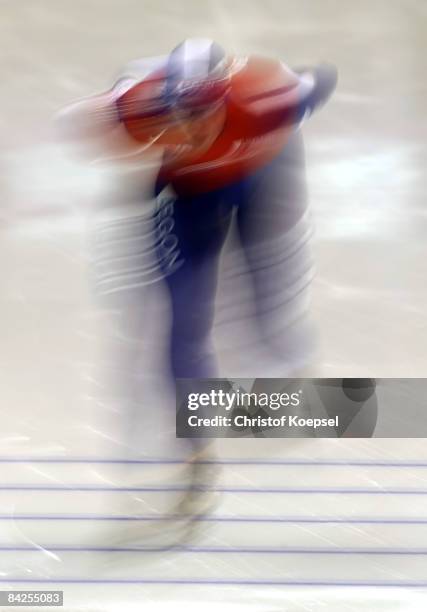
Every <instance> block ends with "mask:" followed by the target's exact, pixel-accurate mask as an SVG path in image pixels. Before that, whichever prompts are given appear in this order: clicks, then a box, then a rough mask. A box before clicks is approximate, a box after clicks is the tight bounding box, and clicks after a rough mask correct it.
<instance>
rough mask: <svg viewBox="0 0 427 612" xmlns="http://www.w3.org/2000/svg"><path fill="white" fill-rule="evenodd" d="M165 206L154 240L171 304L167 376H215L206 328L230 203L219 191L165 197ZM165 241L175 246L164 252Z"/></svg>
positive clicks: (210, 320) (210, 319) (209, 327)
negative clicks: (196, 195) (174, 197)
mask: <svg viewBox="0 0 427 612" xmlns="http://www.w3.org/2000/svg"><path fill="white" fill-rule="evenodd" d="M164 206H165V207H167V210H165V209H164V208H163V209H162V207H161V208H160V210H159V211H158V214H157V228H158V237H157V240H158V245H159V246H158V257H159V262H160V264H161V267H162V271H163V274H164V277H165V281H166V284H167V287H168V291H169V296H170V302H171V322H170V328H171V329H170V367H171V372H172V376H173V378H174V379H176V378H209V377H214V376H215V375H216V365H215V357H214V354H213V351H212V346H211V330H212V324H213V319H214V310H215V295H216V287H217V276H218V265H219V258H220V253H221V249H222V246H223V244H224V241H225V238H226V236H227V232H228V229H229V226H230V221H231V217H232V210H231V206H230V204H229V203H228V201H227V198H226V194H225V193H224V192H217V193H212V194H206V195H203V196H198V197H193V198H177V199H176V200H175V201H173V200H171V199H169V200H168V201H166V203H165V204H164ZM165 228H166V229H167V231H165ZM165 244H166V246H168V245H174V251H173V252H171V251H169V252H168V254H167V255H165V247H164V245H165ZM171 262H172V263H171Z"/></svg>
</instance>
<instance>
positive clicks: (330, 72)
mask: <svg viewBox="0 0 427 612" xmlns="http://www.w3.org/2000/svg"><path fill="white" fill-rule="evenodd" d="M295 72H296V73H297V74H298V75H299V77H300V78H301V79H307V80H311V81H312V88H311V91H310V92H309V93H308V94H307V96H306V97H305V98H304V99H303V100H302V101H301V109H300V112H299V115H300V117H301V119H304V118H306V117H308V116H310V115H311V114H312V113H313V112H314V111H315V110H318V109H319V108H321V107H322V106H323V105H324V104H325V103H326V102H327V101H328V100H329V98H330V97H331V95H332V93H333V92H334V90H335V88H336V86H337V82H338V71H337V69H336V67H335V66H333V65H332V64H327V63H322V64H318V65H317V66H315V67H314V68H296V69H295Z"/></svg>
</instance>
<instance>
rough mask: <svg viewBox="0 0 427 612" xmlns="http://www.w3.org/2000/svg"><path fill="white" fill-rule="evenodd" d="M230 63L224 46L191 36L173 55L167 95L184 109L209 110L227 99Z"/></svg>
mask: <svg viewBox="0 0 427 612" xmlns="http://www.w3.org/2000/svg"><path fill="white" fill-rule="evenodd" d="M229 66H230V62H229V59H228V57H227V55H226V53H225V51H224V49H223V48H222V47H221V46H220V45H219V44H218V43H216V42H214V41H212V40H210V39H206V38H189V39H187V40H185V41H183V42H182V43H181V44H179V45H178V46H177V47H175V49H173V51H172V52H171V53H170V54H169V57H168V61H167V66H166V86H165V98H166V101H167V103H168V104H172V105H174V106H175V107H176V108H178V109H181V110H189V111H198V110H204V109H209V108H210V107H212V105H216V104H217V103H220V102H221V101H223V100H224V99H225V96H226V94H227V92H228V90H229V87H230V70H229Z"/></svg>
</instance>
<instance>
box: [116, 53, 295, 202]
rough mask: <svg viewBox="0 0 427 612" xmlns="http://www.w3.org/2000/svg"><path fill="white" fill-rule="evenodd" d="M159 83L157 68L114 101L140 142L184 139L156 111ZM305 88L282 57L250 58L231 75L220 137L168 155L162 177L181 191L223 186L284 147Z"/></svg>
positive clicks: (170, 118) (167, 115)
mask: <svg viewBox="0 0 427 612" xmlns="http://www.w3.org/2000/svg"><path fill="white" fill-rule="evenodd" d="M163 83H164V74H162V72H158V73H155V74H153V75H151V76H150V77H148V78H147V79H145V80H144V81H142V82H141V83H138V84H137V85H135V86H134V87H132V88H131V89H130V90H129V91H127V92H126V93H125V94H124V95H122V96H121V97H120V98H119V100H117V107H118V111H119V115H120V118H121V120H122V121H123V124H124V125H125V127H126V129H127V131H128V133H129V134H130V135H131V136H132V137H133V138H134V139H135V140H137V141H138V142H141V143H147V142H150V141H153V143H154V144H157V145H164V146H167V145H169V146H170V145H175V146H179V145H181V144H186V143H185V141H184V139H183V135H182V133H180V132H179V130H178V129H177V124H176V119H175V122H174V114H173V113H171V112H170V111H169V110H168V109H167V108H162V106H161V105H158V108H159V110H158V112H157V111H156V101H157V100H160V99H161V91H162V86H163ZM304 87H307V86H306V85H304V83H303V82H302V81H301V80H300V79H299V77H298V75H296V74H295V73H293V72H292V71H291V70H289V69H288V68H286V67H285V66H284V65H283V64H282V63H281V62H279V61H277V60H272V59H266V58H259V57H251V58H248V59H247V60H246V61H244V62H242V64H241V66H240V67H239V69H237V70H236V71H234V72H232V73H231V75H230V79H229V87H228V90H227V93H226V95H225V97H224V103H225V110H226V115H225V123H224V125H223V128H222V131H221V132H220V134H219V135H218V137H217V138H216V139H215V140H214V142H213V143H212V144H211V145H210V146H209V148H208V149H207V150H204V151H202V152H198V151H197V149H195V150H194V151H191V150H189V151H187V152H185V154H183V155H179V154H178V155H176V156H172V157H171V158H170V160H169V161H167V162H165V163H164V164H163V167H162V168H161V171H160V177H161V181H162V182H163V183H165V184H166V183H170V184H171V185H172V186H173V187H174V189H175V191H176V192H177V193H179V194H183V195H187V194H197V193H203V192H207V191H211V190H214V189H218V188H220V187H224V186H226V185H228V184H231V183H233V182H235V181H238V180H240V179H242V178H244V177H245V176H246V175H247V174H250V173H252V172H254V171H255V170H257V169H258V168H260V167H262V166H263V165H265V164H267V163H268V162H270V161H271V160H272V159H274V157H275V156H276V155H278V154H279V153H280V151H281V150H282V149H283V147H284V146H285V144H286V142H287V140H288V137H289V134H290V132H291V130H292V129H294V124H295V123H296V122H297V121H298V119H299V115H300V113H299V108H298V102H299V100H300V99H301V98H302V97H303V95H304V93H305V91H304ZM140 108H144V112H143V113H142V112H138V109H140ZM207 120H208V119H207Z"/></svg>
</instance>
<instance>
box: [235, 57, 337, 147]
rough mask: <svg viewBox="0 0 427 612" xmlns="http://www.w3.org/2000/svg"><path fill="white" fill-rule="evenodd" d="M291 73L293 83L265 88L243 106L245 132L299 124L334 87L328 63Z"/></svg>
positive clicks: (253, 134) (259, 132) (333, 73)
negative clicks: (261, 94) (269, 89)
mask: <svg viewBox="0 0 427 612" xmlns="http://www.w3.org/2000/svg"><path fill="white" fill-rule="evenodd" d="M295 77H296V79H295V83H292V84H291V85H290V86H288V87H283V88H278V89H275V90H272V91H271V92H268V91H267V92H266V93H265V94H264V95H263V96H259V99H255V100H254V102H253V103H251V104H250V105H248V106H247V108H246V109H245V110H246V112H247V117H246V121H245V128H246V129H245V132H246V136H250V137H258V136H263V135H265V134H266V133H268V132H271V131H274V130H278V129H281V128H285V127H288V126H289V127H291V126H293V125H295V126H297V125H299V124H300V123H301V121H302V120H303V119H305V118H307V117H308V116H310V115H311V114H312V113H313V112H314V111H316V110H318V109H319V108H321V107H322V106H323V105H324V104H325V103H326V102H327V101H328V99H329V97H330V96H331V94H332V92H333V91H334V89H335V87H336V83H337V70H336V68H335V67H334V66H332V65H330V64H320V65H318V66H316V67H314V68H310V69H301V70H298V71H295Z"/></svg>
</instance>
